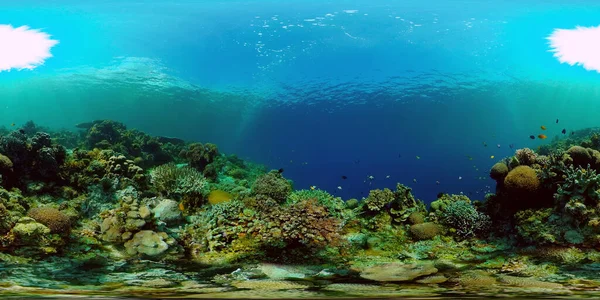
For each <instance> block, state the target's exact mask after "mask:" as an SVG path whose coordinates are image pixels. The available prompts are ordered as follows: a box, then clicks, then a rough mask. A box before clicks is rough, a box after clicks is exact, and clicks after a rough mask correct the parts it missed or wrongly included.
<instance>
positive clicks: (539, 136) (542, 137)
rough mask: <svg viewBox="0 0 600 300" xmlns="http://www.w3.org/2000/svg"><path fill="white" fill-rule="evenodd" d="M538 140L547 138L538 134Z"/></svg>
mask: <svg viewBox="0 0 600 300" xmlns="http://www.w3.org/2000/svg"><path fill="white" fill-rule="evenodd" d="M538 138H540V139H542V140H543V139H545V138H547V136H546V135H545V134H540V135H538Z"/></svg>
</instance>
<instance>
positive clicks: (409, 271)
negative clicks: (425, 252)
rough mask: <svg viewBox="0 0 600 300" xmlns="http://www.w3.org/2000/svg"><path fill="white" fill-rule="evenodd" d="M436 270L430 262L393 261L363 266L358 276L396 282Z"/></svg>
mask: <svg viewBox="0 0 600 300" xmlns="http://www.w3.org/2000/svg"><path fill="white" fill-rule="evenodd" d="M437 272H438V269H436V268H435V267H434V266H433V264H431V263H426V262H419V263H413V264H403V263H398V262H393V263H387V264H382V265H376V266H372V267H368V268H365V269H364V270H362V272H360V277H362V278H364V279H369V280H373V281H381V282H398V281H411V280H413V279H416V278H419V277H423V276H427V275H431V274H435V273H437Z"/></svg>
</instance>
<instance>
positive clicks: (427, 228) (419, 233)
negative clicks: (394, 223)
mask: <svg viewBox="0 0 600 300" xmlns="http://www.w3.org/2000/svg"><path fill="white" fill-rule="evenodd" d="M440 232H441V228H440V226H439V225H437V224H435V223H431V222H428V223H421V224H415V225H412V226H410V233H411V234H412V236H413V237H415V238H416V239H418V240H429V239H432V238H434V237H435V236H436V235H438V234H440Z"/></svg>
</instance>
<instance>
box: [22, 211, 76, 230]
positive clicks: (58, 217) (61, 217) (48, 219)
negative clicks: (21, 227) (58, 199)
mask: <svg viewBox="0 0 600 300" xmlns="http://www.w3.org/2000/svg"><path fill="white" fill-rule="evenodd" d="M27 216H28V217H31V218H33V219H34V220H36V221H37V222H39V223H41V224H44V225H46V226H47V227H48V228H50V230H51V231H52V233H68V232H69V231H70V230H71V221H70V220H69V217H68V216H67V215H65V214H64V213H62V212H61V211H59V210H58V209H56V208H52V207H36V208H32V209H31V210H29V212H28V213H27Z"/></svg>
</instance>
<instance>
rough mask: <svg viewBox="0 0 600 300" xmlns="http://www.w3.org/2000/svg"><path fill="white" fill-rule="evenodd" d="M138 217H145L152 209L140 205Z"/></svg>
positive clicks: (148, 215)
mask: <svg viewBox="0 0 600 300" xmlns="http://www.w3.org/2000/svg"><path fill="white" fill-rule="evenodd" d="M139 214H140V218H142V219H147V218H148V217H150V215H151V214H152V211H150V209H149V208H148V206H145V205H144V206H142V207H140V209H139Z"/></svg>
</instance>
